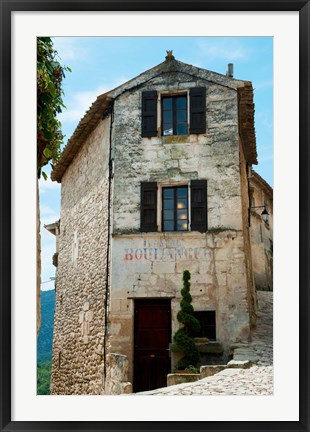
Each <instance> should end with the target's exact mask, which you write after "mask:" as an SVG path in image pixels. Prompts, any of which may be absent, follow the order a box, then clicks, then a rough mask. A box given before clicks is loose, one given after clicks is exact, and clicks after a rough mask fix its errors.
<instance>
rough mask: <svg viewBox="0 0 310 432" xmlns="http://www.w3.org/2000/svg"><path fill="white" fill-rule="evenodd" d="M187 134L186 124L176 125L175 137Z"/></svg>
mask: <svg viewBox="0 0 310 432" xmlns="http://www.w3.org/2000/svg"><path fill="white" fill-rule="evenodd" d="M186 134H187V124H183V123H182V124H178V125H177V135H186Z"/></svg>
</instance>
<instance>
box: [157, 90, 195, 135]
mask: <svg viewBox="0 0 310 432" xmlns="http://www.w3.org/2000/svg"><path fill="white" fill-rule="evenodd" d="M182 97H183V98H186V108H185V109H186V132H185V133H183V134H178V133H177V128H178V124H179V123H178V119H177V113H178V111H179V109H178V107H177V99H178V98H182ZM169 98H170V99H171V100H172V109H171V112H172V134H167V135H165V134H164V111H168V110H164V100H165V99H166V100H167V99H169ZM183 110H184V109H183ZM180 111H182V109H180ZM158 117H159V120H160V129H159V130H160V132H161V136H162V137H169V136H186V135H188V134H189V128H190V124H189V120H190V115H189V92H188V91H180V92H178V93H175V92H173V93H170V92H168V93H165V92H163V93H160V116H158ZM181 123H182V122H180V124H181ZM174 131H176V133H174Z"/></svg>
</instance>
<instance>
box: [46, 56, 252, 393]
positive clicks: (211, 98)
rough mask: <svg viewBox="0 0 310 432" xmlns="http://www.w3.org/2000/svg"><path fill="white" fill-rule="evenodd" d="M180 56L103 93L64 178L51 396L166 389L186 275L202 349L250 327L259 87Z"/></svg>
mask: <svg viewBox="0 0 310 432" xmlns="http://www.w3.org/2000/svg"><path fill="white" fill-rule="evenodd" d="M231 75H232V74H231V67H230V68H229V73H227V74H226V75H221V74H218V73H215V72H211V71H208V70H204V69H200V68H197V67H194V66H192V65H188V64H185V63H182V62H180V61H177V60H175V59H174V57H173V55H172V52H168V55H167V57H166V60H165V61H164V62H163V63H161V64H159V65H158V66H156V67H154V68H152V69H150V70H148V71H146V72H144V73H142V74H141V75H139V76H137V77H136V78H134V79H132V80H130V81H128V82H126V83H125V84H123V85H121V86H119V87H117V88H116V89H114V90H111V91H109V92H107V93H105V94H102V95H100V96H98V98H97V99H96V101H95V102H94V103H93V104H92V106H91V107H90V109H89V110H88V111H87V113H86V114H85V116H84V117H83V118H82V119H81V121H80V122H79V124H78V126H77V128H76V130H75V132H74V134H73V136H72V137H71V138H70V140H69V141H68V144H67V146H66V147H65V149H64V151H63V155H62V158H61V159H60V161H59V162H58V163H57V165H56V166H55V167H54V169H53V172H52V179H53V180H55V181H58V182H61V219H60V231H59V250H58V269H57V285H56V308H55V326H54V341H53V364H52V378H51V394H105V393H120V392H122V391H128V388H129V387H130V386H129V384H128V382H130V383H133V390H134V391H139V390H146V389H151V388H156V387H160V386H164V385H165V384H166V375H167V373H169V372H171V371H172V370H173V368H174V365H175V363H176V360H177V359H178V356H179V355H180V354H179V353H176V352H174V349H173V345H172V344H171V342H172V338H173V335H174V333H175V331H176V330H177V329H178V328H179V323H178V321H177V318H176V315H177V312H178V310H179V309H180V299H181V294H180V290H181V288H182V274H183V271H184V270H189V271H190V272H191V294H192V297H193V302H192V304H193V306H194V309H195V313H196V315H197V317H198V318H199V320H200V321H201V324H202V330H201V334H200V336H202V337H206V338H208V339H207V340H209V342H208V343H207V344H205V345H206V346H205V351H207V352H208V353H210V358H211V357H212V355H213V354H214V355H217V354H218V355H219V356H220V358H221V360H222V361H225V360H227V359H228V358H229V355H230V353H231V351H230V346H231V344H232V343H234V342H238V341H247V340H249V338H250V337H251V329H252V327H253V326H254V325H255V310H256V295H255V285H254V278H253V264H252V249H251V237H250V229H249V211H250V210H249V209H250V201H249V198H250V187H249V176H250V174H251V172H252V171H251V166H252V164H256V163H257V154H256V141H255V130H254V104H253V89H252V85H251V83H250V82H247V81H241V80H237V79H234V78H233V77H232V76H231Z"/></svg>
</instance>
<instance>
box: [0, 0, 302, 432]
mask: <svg viewBox="0 0 310 432" xmlns="http://www.w3.org/2000/svg"><path fill="white" fill-rule="evenodd" d="M0 5H1V10H0V11H1V92H0V94H1V124H0V130H1V145H0V167H1V179H0V194H1V195H0V198H1V200H0V214H1V224H0V243H1V248H0V276H1V290H0V311H1V321H0V322H1V324H0V326H1V328H0V355H1V358H0V404H1V405H0V411H1V412H0V426H1V431H40V430H42V431H54V430H55V431H69V430H75V431H79V430H81V431H82V430H84V431H99V430H104V431H136V430H137V431H139V430H141V431H142V430H143V431H146V430H149V431H162V432H164V431H168V430H169V431H171V430H177V431H183V430H184V431H189V430H208V431H210V432H211V431H213V430H214V431H223V432H224V431H232V430H236V431H237V430H240V431H241V430H247V431H269V430H273V431H275V430H277V431H280V430H281V431H284V430H285V431H286V430H291V431H309V430H310V427H309V405H310V404H309V312H308V311H309V309H310V307H309V306H310V305H309V271H308V266H309V241H308V238H309V228H308V220H309V211H308V206H309V186H308V185H309V168H310V167H309V162H310V160H309V151H308V145H309V124H310V119H309V73H310V71H309V27H310V7H309V0H307V1H305V0H239V1H229V0H210V1H208V0H201V1H192V2H189V1H188V0H186V1H182V0H175V1H167V2H166V1H162V0H160V1H157V2H153V1H149V2H148V1H144V0H135V1H118V0H114V1H104V0H98V1H85V0H81V1H79V0H77V1H63V2H62V1H53V2H51V1H44V0H43V1H42V0H33V1H27V0H26V1H8V0H0ZM115 10H118V11H147V10H149V11H266V12H271V11H298V12H299V25H300V30H299V35H300V39H299V70H300V87H299V97H300V105H299V108H300V117H299V118H300V120H299V132H300V135H299V149H300V159H299V163H300V167H299V172H300V177H299V180H300V207H299V210H300V221H299V222H300V225H299V240H300V243H299V244H300V260H299V272H300V279H299V289H300V290H299V295H300V300H299V312H300V313H299V317H300V319H299V325H300V339H299V342H300V356H299V358H300V362H299V371H300V379H299V386H300V387H299V388H300V395H299V396H300V399H299V401H300V402H299V421H296V422H294V421H292V422H285V421H276V422H267V421H262V422H259V421H253V422H221V421H218V422H213V421H212V422H200V421H198V422H183V421H182V420H181V418H182V415H181V414H180V421H176V422H163V421H158V422H153V421H152V422H139V421H137V422H128V421H126V422H120V421H115V422H97V421H94V422H75V421H69V422H68V421H66V422H61V421H55V422H41V421H40V422H23V421H11V397H12V394H11V216H12V214H11V147H10V142H11V14H12V12H15V11H60V12H61V11H115ZM288 203H289V199H288ZM288 210H289V204H288ZM295 229H296V228H295ZM290 367H292V365H290V364H289V361H288V369H289V368H290ZM288 373H289V370H288Z"/></svg>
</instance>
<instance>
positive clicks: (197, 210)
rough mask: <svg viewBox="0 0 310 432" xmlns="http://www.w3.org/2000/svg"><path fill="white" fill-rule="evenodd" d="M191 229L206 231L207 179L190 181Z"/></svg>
mask: <svg viewBox="0 0 310 432" xmlns="http://www.w3.org/2000/svg"><path fill="white" fill-rule="evenodd" d="M191 231H200V232H206V231H207V181H206V180H192V181H191Z"/></svg>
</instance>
